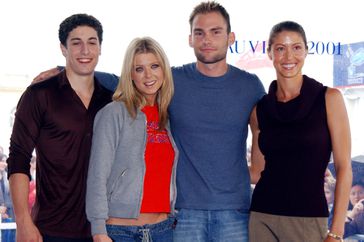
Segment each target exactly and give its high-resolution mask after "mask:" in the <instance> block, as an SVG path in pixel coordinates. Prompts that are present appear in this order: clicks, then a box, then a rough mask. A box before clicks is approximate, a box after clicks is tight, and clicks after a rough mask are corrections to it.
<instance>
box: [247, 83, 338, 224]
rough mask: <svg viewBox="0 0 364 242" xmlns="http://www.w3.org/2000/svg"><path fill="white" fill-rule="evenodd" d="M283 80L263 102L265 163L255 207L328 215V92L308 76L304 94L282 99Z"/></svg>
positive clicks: (292, 213) (259, 111) (276, 212)
mask: <svg viewBox="0 0 364 242" xmlns="http://www.w3.org/2000/svg"><path fill="white" fill-rule="evenodd" d="M276 90H277V82H276V81H273V82H272V84H271V85H270V87H269V92H268V94H267V95H265V96H264V97H263V98H262V99H261V100H260V101H259V102H258V104H257V118H258V123H259V128H260V134H259V139H258V142H259V148H260V149H261V151H262V153H263V155H264V157H265V162H266V163H265V169H264V171H263V172H262V174H261V179H260V180H259V182H258V183H257V185H256V187H255V189H254V193H253V197H252V204H251V211H256V212H261V213H268V214H274V215H283V216H297V217H327V216H328V208H327V202H326V198H325V193H324V175H325V170H326V167H327V164H328V162H329V159H330V155H331V151H332V148H331V139H330V133H329V129H328V125H327V118H326V105H325V92H326V87H324V86H323V85H322V84H321V83H319V82H317V81H315V80H314V79H311V78H309V77H307V76H303V84H302V87H301V91H300V95H299V96H297V97H296V98H294V99H292V100H290V101H288V102H286V103H282V102H279V101H277V98H276Z"/></svg>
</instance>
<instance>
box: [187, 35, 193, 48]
mask: <svg viewBox="0 0 364 242" xmlns="http://www.w3.org/2000/svg"><path fill="white" fill-rule="evenodd" d="M188 44H189V45H190V47H193V45H192V34H190V35H189V36H188Z"/></svg>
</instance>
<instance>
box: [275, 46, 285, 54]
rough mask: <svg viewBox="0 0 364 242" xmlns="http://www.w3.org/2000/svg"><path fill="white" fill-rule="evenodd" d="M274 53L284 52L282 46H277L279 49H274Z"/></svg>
mask: <svg viewBox="0 0 364 242" xmlns="http://www.w3.org/2000/svg"><path fill="white" fill-rule="evenodd" d="M276 51H277V52H279V53H281V52H283V51H284V48H283V47H282V46H279V47H277V48H276Z"/></svg>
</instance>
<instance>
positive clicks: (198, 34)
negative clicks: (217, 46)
mask: <svg viewBox="0 0 364 242" xmlns="http://www.w3.org/2000/svg"><path fill="white" fill-rule="evenodd" d="M193 34H194V35H195V36H202V34H203V33H202V31H195V32H194V33H193Z"/></svg>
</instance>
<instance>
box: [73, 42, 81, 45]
mask: <svg viewBox="0 0 364 242" xmlns="http://www.w3.org/2000/svg"><path fill="white" fill-rule="evenodd" d="M80 43H81V42H80V41H73V42H71V45H79V44H80Z"/></svg>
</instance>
